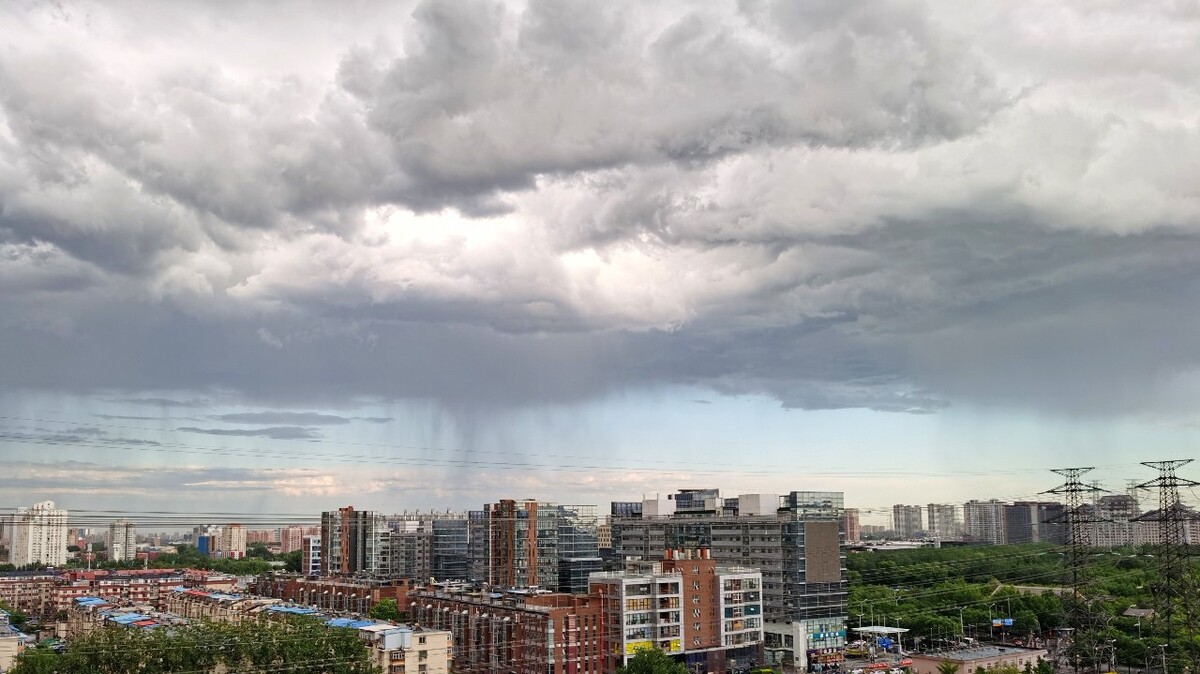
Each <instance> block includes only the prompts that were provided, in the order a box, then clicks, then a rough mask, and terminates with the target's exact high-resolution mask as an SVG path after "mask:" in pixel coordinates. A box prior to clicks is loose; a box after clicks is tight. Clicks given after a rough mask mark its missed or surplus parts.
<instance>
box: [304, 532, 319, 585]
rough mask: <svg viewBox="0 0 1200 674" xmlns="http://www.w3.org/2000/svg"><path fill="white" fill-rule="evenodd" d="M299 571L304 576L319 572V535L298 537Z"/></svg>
mask: <svg viewBox="0 0 1200 674" xmlns="http://www.w3.org/2000/svg"><path fill="white" fill-rule="evenodd" d="M300 573H303V574H304V575H306V576H315V575H318V574H320V573H321V537H320V536H305V537H303V538H301V539H300Z"/></svg>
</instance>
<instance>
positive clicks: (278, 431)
mask: <svg viewBox="0 0 1200 674" xmlns="http://www.w3.org/2000/svg"><path fill="white" fill-rule="evenodd" d="M175 430H177V431H183V432H186V433H204V434H206V435H228V436H233V437H239V438H269V439H271V440H315V439H318V438H321V437H323V436H322V435H321V434H320V433H319V432H317V431H316V430H315V429H312V428H302V427H300V426H272V427H270V428H237V429H233V428H197V427H195V426H182V427H180V428H177V429H175Z"/></svg>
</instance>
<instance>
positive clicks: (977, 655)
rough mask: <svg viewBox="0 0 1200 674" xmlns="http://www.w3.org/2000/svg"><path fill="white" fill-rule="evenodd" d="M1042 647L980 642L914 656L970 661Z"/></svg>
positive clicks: (914, 655) (1020, 653) (1026, 653)
mask: <svg viewBox="0 0 1200 674" xmlns="http://www.w3.org/2000/svg"><path fill="white" fill-rule="evenodd" d="M1045 652H1046V649H1044V648H1021V647H1019V646H990V645H986V644H981V645H979V646H972V647H970V648H960V649H957V650H953V651H944V652H941V653H925V654H920V655H918V654H916V653H914V654H913V655H912V657H914V658H925V659H929V660H952V661H958V662H971V661H972V660H984V659H987V658H998V657H1002V656H1014V655H1030V654H1033V653H1045Z"/></svg>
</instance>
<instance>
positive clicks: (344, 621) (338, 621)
mask: <svg viewBox="0 0 1200 674" xmlns="http://www.w3.org/2000/svg"><path fill="white" fill-rule="evenodd" d="M325 624H326V625H329V626H330V627H352V628H354V629H358V628H359V627H367V626H369V625H374V624H375V621H374V620H352V619H350V618H333V619H332V620H328V621H326V622H325Z"/></svg>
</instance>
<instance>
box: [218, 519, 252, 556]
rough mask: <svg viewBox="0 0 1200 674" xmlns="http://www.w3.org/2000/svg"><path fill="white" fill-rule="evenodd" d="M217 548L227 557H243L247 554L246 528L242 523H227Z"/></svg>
mask: <svg viewBox="0 0 1200 674" xmlns="http://www.w3.org/2000/svg"><path fill="white" fill-rule="evenodd" d="M218 538H219V539H220V542H219V543H218V546H217V550H218V551H219V552H220V556H221V557H224V558H225V559H242V558H243V557H245V556H246V530H245V529H244V528H242V525H240V524H227V525H225V528H223V529H221V535H220V536H219V537H218Z"/></svg>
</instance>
